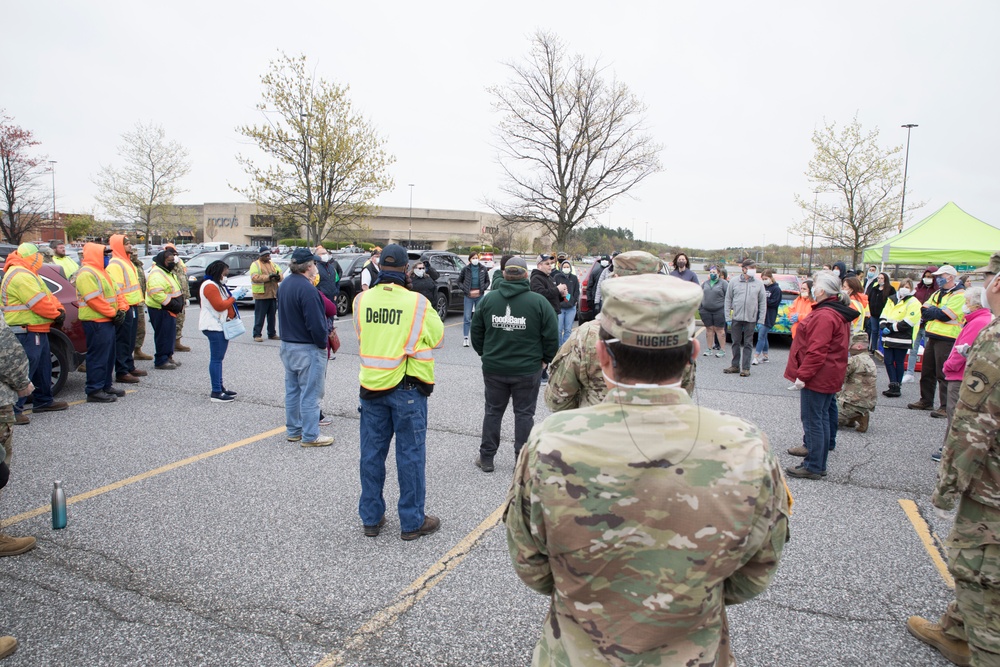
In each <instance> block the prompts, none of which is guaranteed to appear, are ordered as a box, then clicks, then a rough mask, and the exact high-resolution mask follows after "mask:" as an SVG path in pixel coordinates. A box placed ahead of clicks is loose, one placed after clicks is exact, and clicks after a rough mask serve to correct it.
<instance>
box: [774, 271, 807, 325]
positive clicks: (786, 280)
mask: <svg viewBox="0 0 1000 667" xmlns="http://www.w3.org/2000/svg"><path fill="white" fill-rule="evenodd" d="M774 281H775V282H776V283H777V284H778V287H780V288H781V304H780V305H779V306H778V318H777V319H776V320H775V321H774V327H773V328H772V329H771V333H772V334H778V335H781V336H791V335H792V322H791V320H789V319H788V308H789V307H790V306H791V305H792V302H793V301H795V299H797V298H798V297H799V290H800V289H801V285H802V283H801V282H800V279H799V277H798V276H797V275H795V274H793V273H775V274H774Z"/></svg>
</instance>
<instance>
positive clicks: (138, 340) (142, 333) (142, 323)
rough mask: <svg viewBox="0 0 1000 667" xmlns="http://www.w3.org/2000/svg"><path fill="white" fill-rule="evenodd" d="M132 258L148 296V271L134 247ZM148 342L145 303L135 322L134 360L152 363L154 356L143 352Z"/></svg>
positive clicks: (140, 306) (143, 291)
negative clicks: (143, 347)
mask: <svg viewBox="0 0 1000 667" xmlns="http://www.w3.org/2000/svg"><path fill="white" fill-rule="evenodd" d="M129 257H131V258H132V264H134V265H135V269H136V273H137V274H139V287H140V288H141V289H142V296H143V297H144V298H145V296H146V270H145V268H144V267H143V266H142V262H141V261H139V249H138V248H136V247H135V246H132V254H131V255H129ZM145 341H146V304H145V302H143V303H140V304H139V311H138V317H137V319H136V322H135V352H133V353H132V358H133V359H142V360H143V361H152V360H153V355H151V354H146V353H145V352H143V351H142V344H143V343H144V342H145Z"/></svg>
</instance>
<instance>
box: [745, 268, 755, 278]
mask: <svg viewBox="0 0 1000 667" xmlns="http://www.w3.org/2000/svg"><path fill="white" fill-rule="evenodd" d="M747 275H748V276H750V277H751V278H753V277H754V276H756V275H757V269H747Z"/></svg>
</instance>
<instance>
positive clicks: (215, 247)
mask: <svg viewBox="0 0 1000 667" xmlns="http://www.w3.org/2000/svg"><path fill="white" fill-rule="evenodd" d="M201 247H202V252H218V251H220V250H229V248H230V245H229V244H228V243H222V242H220V243H202V244H201Z"/></svg>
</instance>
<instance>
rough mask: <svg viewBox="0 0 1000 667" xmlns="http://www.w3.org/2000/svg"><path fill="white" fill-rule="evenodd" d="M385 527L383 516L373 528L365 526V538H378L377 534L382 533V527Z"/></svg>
mask: <svg viewBox="0 0 1000 667" xmlns="http://www.w3.org/2000/svg"><path fill="white" fill-rule="evenodd" d="M384 525H385V515H384V514H383V515H382V518H381V519H379V522H378V523H377V524H375V525H374V526H365V527H364V528H365V537H378V534H379V533H380V532H382V526H384Z"/></svg>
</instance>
